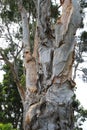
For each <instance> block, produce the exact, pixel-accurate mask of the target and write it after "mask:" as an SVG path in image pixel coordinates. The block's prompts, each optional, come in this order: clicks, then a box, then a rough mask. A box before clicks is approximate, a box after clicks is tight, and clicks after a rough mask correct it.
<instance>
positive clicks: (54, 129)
mask: <svg viewBox="0 0 87 130" xmlns="http://www.w3.org/2000/svg"><path fill="white" fill-rule="evenodd" d="M34 2H35V3H36V7H37V6H38V8H37V14H38V19H37V32H36V39H35V48H36V50H35V48H34V52H33V54H30V50H28V51H27V49H26V48H25V53H24V60H25V68H26V97H25V102H24V130H73V129H74V121H73V118H74V113H73V107H72V102H73V95H74V92H73V87H74V86H75V83H74V81H73V80H72V64H73V61H74V46H75V44H74V43H75V41H74V40H75V32H76V29H77V28H78V27H79V26H78V25H79V24H80V20H81V18H80V13H79V11H80V10H79V5H78V3H77V1H76V0H65V1H64V3H63V4H62V16H61V18H60V19H58V20H57V23H56V25H55V37H54V34H53V31H52V29H51V23H50V4H51V1H50V0H38V2H37V1H35V0H34ZM77 9H78V10H77ZM25 30H26V27H25V28H24V31H25ZM26 36H27V35H26ZM24 43H25V45H26V40H25V41H24Z"/></svg>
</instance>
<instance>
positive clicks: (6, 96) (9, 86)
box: [0, 60, 23, 130]
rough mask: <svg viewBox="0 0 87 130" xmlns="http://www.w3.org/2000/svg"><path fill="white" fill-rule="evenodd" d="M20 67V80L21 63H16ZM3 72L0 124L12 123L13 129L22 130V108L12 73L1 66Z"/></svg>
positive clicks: (0, 96)
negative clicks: (18, 129)
mask: <svg viewBox="0 0 87 130" xmlns="http://www.w3.org/2000/svg"><path fill="white" fill-rule="evenodd" d="M17 63H19V65H20V70H19V76H20V80H21V79H22V78H21V77H22V75H23V71H22V70H23V69H22V61H21V60H19V61H17ZM3 70H4V72H5V74H4V76H3V77H4V78H3V82H2V84H1V86H0V122H2V123H12V125H13V128H17V127H19V128H20V129H21V130H22V120H23V116H22V115H23V108H22V103H21V99H20V96H19V94H18V90H17V86H16V84H15V82H14V78H13V75H12V72H11V70H10V68H9V66H8V65H4V66H3Z"/></svg>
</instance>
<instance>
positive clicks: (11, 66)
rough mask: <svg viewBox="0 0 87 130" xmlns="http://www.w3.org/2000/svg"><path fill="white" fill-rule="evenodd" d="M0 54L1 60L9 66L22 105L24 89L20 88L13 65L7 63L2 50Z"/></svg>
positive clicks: (0, 49)
mask: <svg viewBox="0 0 87 130" xmlns="http://www.w3.org/2000/svg"><path fill="white" fill-rule="evenodd" d="M0 54H1V56H2V58H3V60H4V61H5V62H6V64H7V65H9V67H10V69H11V71H12V74H13V77H14V81H15V83H16V85H17V88H18V91H19V94H20V97H21V99H22V103H23V102H24V100H25V92H24V89H23V87H22V86H21V84H20V82H19V80H18V77H17V74H16V72H15V70H14V66H13V64H12V63H11V62H9V60H8V59H7V57H6V56H5V54H4V50H3V49H2V48H0Z"/></svg>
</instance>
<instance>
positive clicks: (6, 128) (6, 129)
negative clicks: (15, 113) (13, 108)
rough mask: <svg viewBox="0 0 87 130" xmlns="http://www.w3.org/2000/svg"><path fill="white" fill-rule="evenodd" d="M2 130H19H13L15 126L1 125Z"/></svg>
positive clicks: (0, 129)
mask: <svg viewBox="0 0 87 130" xmlns="http://www.w3.org/2000/svg"><path fill="white" fill-rule="evenodd" d="M0 130H17V129H13V126H12V124H10V123H8V124H2V123H0Z"/></svg>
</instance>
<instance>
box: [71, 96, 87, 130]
mask: <svg viewBox="0 0 87 130" xmlns="http://www.w3.org/2000/svg"><path fill="white" fill-rule="evenodd" d="M72 105H73V109H74V115H75V116H74V122H75V129H74V130H82V125H83V123H84V122H85V121H86V119H87V110H85V109H84V108H83V107H82V106H81V103H80V101H79V100H78V99H76V95H74V100H73V103H72Z"/></svg>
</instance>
